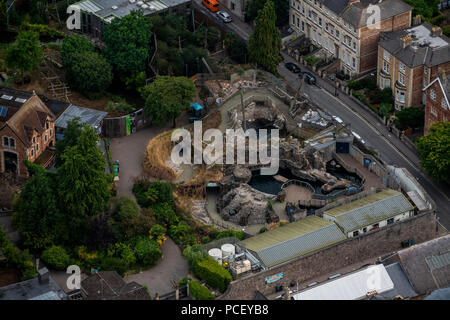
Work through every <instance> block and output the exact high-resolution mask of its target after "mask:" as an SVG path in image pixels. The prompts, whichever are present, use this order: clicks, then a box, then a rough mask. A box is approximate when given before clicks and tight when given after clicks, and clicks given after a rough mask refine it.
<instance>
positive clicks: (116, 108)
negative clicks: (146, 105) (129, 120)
mask: <svg viewBox="0 0 450 320" xmlns="http://www.w3.org/2000/svg"><path fill="white" fill-rule="evenodd" d="M133 110H134V107H133V106H132V105H130V104H128V103H126V102H125V101H118V102H113V101H108V104H107V105H106V111H108V112H117V113H120V114H128V113H130V112H131V111H133Z"/></svg>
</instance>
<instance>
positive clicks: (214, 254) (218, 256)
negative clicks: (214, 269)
mask: <svg viewBox="0 0 450 320" xmlns="http://www.w3.org/2000/svg"><path fill="white" fill-rule="evenodd" d="M208 254H209V256H210V257H211V258H213V259H214V260H216V261H217V262H218V263H219V264H220V265H222V250H220V249H218V248H212V249H211V250H209V251H208Z"/></svg>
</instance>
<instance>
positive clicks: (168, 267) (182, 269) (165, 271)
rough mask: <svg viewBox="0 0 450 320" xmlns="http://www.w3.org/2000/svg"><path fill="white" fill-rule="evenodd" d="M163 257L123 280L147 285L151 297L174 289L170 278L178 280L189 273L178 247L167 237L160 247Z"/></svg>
mask: <svg viewBox="0 0 450 320" xmlns="http://www.w3.org/2000/svg"><path fill="white" fill-rule="evenodd" d="M162 252H163V257H162V258H161V259H160V260H159V261H158V263H157V264H156V266H154V267H153V268H151V269H149V270H145V271H142V272H140V273H137V274H132V275H129V276H127V277H125V281H126V282H127V283H128V282H132V281H136V282H137V283H139V284H141V285H143V286H147V288H148V290H149V291H150V294H151V295H152V297H154V296H155V294H156V293H158V294H159V295H160V296H161V295H163V294H165V293H169V292H171V291H173V290H175V289H174V288H173V286H172V280H177V281H179V280H180V279H181V278H183V277H185V276H187V275H188V273H189V266H188V264H187V262H186V260H185V259H184V257H183V255H182V252H181V250H180V248H179V247H178V246H177V245H176V243H175V242H174V241H173V240H172V239H170V238H167V240H166V242H165V243H164V244H163V247H162Z"/></svg>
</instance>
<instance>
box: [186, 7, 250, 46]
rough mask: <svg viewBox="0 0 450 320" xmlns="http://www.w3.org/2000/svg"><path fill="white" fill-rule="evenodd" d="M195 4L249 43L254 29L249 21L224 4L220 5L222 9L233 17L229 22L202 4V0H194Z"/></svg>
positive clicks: (215, 21)
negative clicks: (245, 20)
mask: <svg viewBox="0 0 450 320" xmlns="http://www.w3.org/2000/svg"><path fill="white" fill-rule="evenodd" d="M193 6H194V8H195V9H196V10H198V11H200V12H202V13H203V14H204V15H205V16H207V17H209V18H210V19H211V20H212V21H213V22H214V23H216V24H218V25H219V26H220V27H222V28H223V29H225V30H227V31H230V32H233V33H234V34H235V35H236V36H238V37H240V38H241V39H242V40H243V41H244V42H245V43H246V44H248V39H249V38H250V35H251V33H252V31H253V30H252V27H251V26H250V25H248V24H247V23H245V22H243V21H241V20H240V19H239V18H238V17H237V16H236V15H234V14H233V13H232V12H231V11H230V10H228V9H227V8H225V7H224V6H223V5H221V6H220V10H221V11H226V12H228V14H229V15H230V16H231V17H232V21H231V22H229V23H224V22H223V21H222V20H221V19H220V18H218V17H217V16H216V14H215V13H212V12H211V11H209V9H208V8H206V7H205V6H204V5H203V4H202V0H194V1H193Z"/></svg>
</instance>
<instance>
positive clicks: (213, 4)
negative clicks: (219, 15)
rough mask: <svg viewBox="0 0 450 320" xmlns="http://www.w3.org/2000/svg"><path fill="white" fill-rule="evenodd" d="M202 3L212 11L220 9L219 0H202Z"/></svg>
mask: <svg viewBox="0 0 450 320" xmlns="http://www.w3.org/2000/svg"><path fill="white" fill-rule="evenodd" d="M202 3H203V5H204V6H205V7H207V8H208V9H209V11H211V12H217V11H219V3H218V2H217V0H202Z"/></svg>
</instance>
